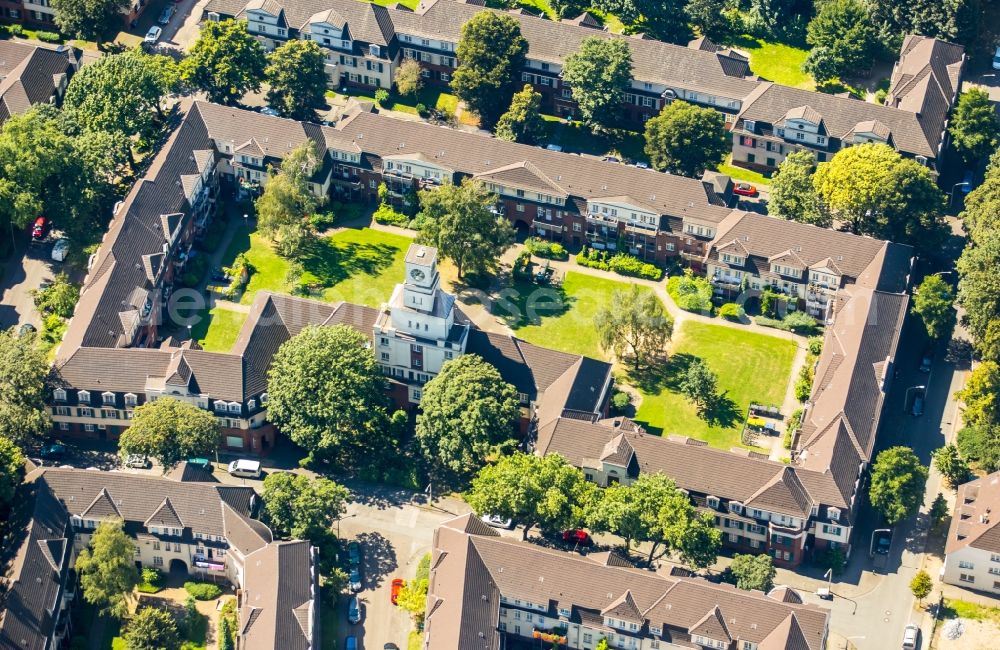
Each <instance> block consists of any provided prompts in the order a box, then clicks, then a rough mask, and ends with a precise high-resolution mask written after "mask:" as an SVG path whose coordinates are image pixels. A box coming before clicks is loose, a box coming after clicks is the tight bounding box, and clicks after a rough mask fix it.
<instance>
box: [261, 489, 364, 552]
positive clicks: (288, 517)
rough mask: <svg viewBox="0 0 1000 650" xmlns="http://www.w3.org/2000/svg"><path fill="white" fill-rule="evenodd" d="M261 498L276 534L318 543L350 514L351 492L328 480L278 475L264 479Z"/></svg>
mask: <svg viewBox="0 0 1000 650" xmlns="http://www.w3.org/2000/svg"><path fill="white" fill-rule="evenodd" d="M261 497H262V499H263V500H264V510H265V512H266V513H267V521H268V523H269V524H270V525H271V528H272V530H274V532H275V533H277V534H278V535H281V536H284V537H293V538H297V539H308V540H310V541H314V542H316V541H319V540H323V539H324V538H325V536H326V534H327V532H328V531H329V530H330V526H332V525H333V522H334V521H336V520H337V518H339V517H340V516H341V515H343V514H344V513H345V512H346V511H347V501H348V498H349V497H350V492H348V491H347V488H345V487H343V486H342V485H338V484H337V483H335V482H333V481H331V480H330V479H328V478H323V477H319V478H309V477H308V476H303V475H301V474H292V473H291V472H276V473H273V474H269V475H268V476H267V478H265V479H264V491H263V494H262V495H261Z"/></svg>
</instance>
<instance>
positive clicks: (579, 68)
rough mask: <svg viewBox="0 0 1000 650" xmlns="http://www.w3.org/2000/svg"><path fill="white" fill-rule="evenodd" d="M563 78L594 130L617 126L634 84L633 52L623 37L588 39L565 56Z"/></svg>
mask: <svg viewBox="0 0 1000 650" xmlns="http://www.w3.org/2000/svg"><path fill="white" fill-rule="evenodd" d="M562 78H563V81H565V82H566V83H568V84H569V85H570V88H571V90H572V93H573V101H575V102H576V103H577V106H578V107H579V109H580V117H581V118H582V119H583V121H584V122H586V123H587V124H588V125H589V126H590V127H591V128H596V127H610V126H614V125H615V124H617V123H618V122H619V121H620V120H621V110H622V102H623V101H624V100H625V91H626V90H627V89H628V87H629V84H630V83H631V82H632V50H630V49H629V46H628V42H627V41H625V39H622V38H600V37H597V36H588V37H587V38H585V39H583V41H582V42H581V43H580V47H579V49H577V51H576V52H573V53H572V54H570V55H569V56H568V57H566V62H565V63H564V64H563V71H562Z"/></svg>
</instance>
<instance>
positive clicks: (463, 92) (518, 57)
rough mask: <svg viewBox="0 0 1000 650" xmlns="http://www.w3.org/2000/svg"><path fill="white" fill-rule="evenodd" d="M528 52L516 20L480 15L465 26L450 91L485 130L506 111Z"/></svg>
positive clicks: (457, 52) (481, 13) (491, 14)
mask: <svg viewBox="0 0 1000 650" xmlns="http://www.w3.org/2000/svg"><path fill="white" fill-rule="evenodd" d="M527 52H528V42H527V41H526V40H525V39H524V37H523V36H521V26H520V25H519V24H518V22H517V20H516V19H515V18H514V17H513V16H507V15H504V14H500V13H496V12H492V11H481V12H479V13H477V14H476V15H474V16H473V17H472V18H470V19H469V21H468V22H466V23H465V24H464V25H462V35H461V37H460V38H459V41H458V48H457V49H456V54H457V55H458V61H459V66H458V69H456V70H455V74H454V75H452V78H451V87H452V90H454V91H455V94H456V95H458V97H459V99H461V100H462V101H463V102H465V106H466V107H467V108H468V109H469V110H470V111H472V112H473V113H475V114H476V115H478V116H479V121H480V125H481V126H483V127H484V128H490V127H492V126H493V125H494V124H496V121H497V119H499V118H500V115H501V114H502V113H503V112H504V110H505V109H506V108H507V106H508V104H509V102H510V97H511V95H513V94H514V88H515V87H516V86H515V83H516V81H515V79H516V75H517V74H518V72H519V71H520V70H521V67H522V66H523V65H524V59H525V55H526V54H527Z"/></svg>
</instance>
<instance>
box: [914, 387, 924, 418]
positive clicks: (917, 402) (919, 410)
mask: <svg viewBox="0 0 1000 650" xmlns="http://www.w3.org/2000/svg"><path fill="white" fill-rule="evenodd" d="M923 414H924V394H923V393H917V394H916V396H915V397H914V398H913V417H915V418H919V417H920V416H921V415H923Z"/></svg>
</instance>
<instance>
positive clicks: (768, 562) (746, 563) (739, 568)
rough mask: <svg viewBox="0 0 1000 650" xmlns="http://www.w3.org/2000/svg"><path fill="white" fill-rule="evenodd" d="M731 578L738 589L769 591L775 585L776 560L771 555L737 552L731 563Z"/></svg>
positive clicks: (729, 572)
mask: <svg viewBox="0 0 1000 650" xmlns="http://www.w3.org/2000/svg"><path fill="white" fill-rule="evenodd" d="M728 574H729V576H728V577H729V578H730V580H731V582H732V583H733V584H735V585H736V587H737V588H738V589H746V590H748V591H749V590H751V589H754V590H757V591H763V592H765V593H766V592H768V591H771V588H772V587H774V577H775V575H776V574H777V571H775V569H774V561H773V560H772V559H771V556H770V555H764V554H760V555H751V554H749V553H745V554H740V553H737V554H736V555H734V556H733V562H732V564H730V565H729V571H728Z"/></svg>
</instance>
